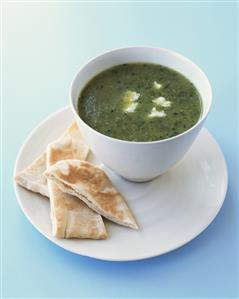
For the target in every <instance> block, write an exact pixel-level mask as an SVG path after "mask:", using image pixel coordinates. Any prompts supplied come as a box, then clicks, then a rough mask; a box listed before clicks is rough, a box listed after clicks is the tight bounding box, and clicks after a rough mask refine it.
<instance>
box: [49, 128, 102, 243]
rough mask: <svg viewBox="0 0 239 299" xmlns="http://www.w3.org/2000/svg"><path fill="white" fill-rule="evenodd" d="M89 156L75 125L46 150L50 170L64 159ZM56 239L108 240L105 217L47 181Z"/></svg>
mask: <svg viewBox="0 0 239 299" xmlns="http://www.w3.org/2000/svg"><path fill="white" fill-rule="evenodd" d="M88 152H89V148H88V146H87V145H86V144H85V142H84V141H83V139H82V136H81V134H80V131H79V129H78V127H77V125H76V124H75V123H73V124H72V125H71V127H70V128H69V129H68V130H67V132H66V133H65V134H64V135H63V136H62V137H60V138H59V139H58V140H56V141H55V142H52V143H50V144H49V145H48V146H47V166H48V167H50V166H51V165H54V164H55V163H56V162H57V161H59V160H64V159H69V158H73V159H83V160H84V159H85V158H86V156H87V154H88ZM48 187H49V193H50V204H51V220H52V227H53V235H54V236H55V237H58V238H91V239H105V238H106V237H107V233H106V229H105V225H104V222H103V219H102V217H101V216H100V215H99V214H97V213H95V212H94V211H92V210H91V209H90V208H89V207H88V206H87V205H86V204H85V203H84V202H83V201H81V200H80V199H79V198H77V197H75V196H73V195H70V194H67V193H64V192H63V191H62V190H61V189H60V188H59V187H58V186H57V184H55V182H53V181H50V180H49V181H48Z"/></svg>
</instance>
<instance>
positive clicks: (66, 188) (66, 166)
mask: <svg viewBox="0 0 239 299" xmlns="http://www.w3.org/2000/svg"><path fill="white" fill-rule="evenodd" d="M45 175H46V176H47V178H48V179H49V180H51V181H52V182H54V183H56V184H57V186H58V187H59V188H60V189H61V190H62V191H63V192H65V193H69V194H72V195H74V196H77V197H79V198H80V199H81V200H83V201H84V202H85V203H86V204H87V205H88V206H89V207H90V208H91V209H92V210H94V211H96V212H97V213H99V214H101V215H102V216H104V217H106V218H108V219H109V220H111V221H113V222H116V223H118V224H120V225H124V226H128V227H131V228H133V229H138V226H137V224H136V221H135V219H134V217H133V215H132V213H131V212H130V210H129V208H128V206H127V204H126V202H125V200H124V199H123V197H122V195H121V194H120V193H119V192H118V191H117V190H116V189H115V187H114V186H113V185H112V183H111V181H110V180H109V178H108V177H107V175H106V174H105V173H104V171H103V170H102V169H100V168H99V167H96V166H94V165H92V164H91V163H89V162H86V161H79V160H65V161H59V162H58V163H56V164H55V165H53V166H52V167H50V168H48V169H47V171H46V172H45Z"/></svg>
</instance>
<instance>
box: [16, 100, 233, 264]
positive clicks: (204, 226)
mask: <svg viewBox="0 0 239 299" xmlns="http://www.w3.org/2000/svg"><path fill="white" fill-rule="evenodd" d="M67 110H70V106H69V105H67V106H64V107H62V108H60V109H58V110H57V111H55V112H53V113H51V114H50V115H48V116H47V117H46V118H44V119H43V120H42V121H40V122H39V123H38V124H37V125H36V126H35V127H34V128H33V129H32V130H31V131H30V133H29V134H28V135H27V137H26V138H25V139H24V141H23V143H22V145H21V147H20V149H19V150H18V153H17V156H16V160H15V164H14V168H13V185H14V191H15V196H16V199H17V202H18V204H19V206H20V208H21V210H22V212H23V214H24V215H25V217H26V218H27V219H28V221H29V222H30V223H31V224H32V226H33V227H34V228H35V229H36V230H37V231H38V232H39V233H40V234H41V235H43V236H44V237H45V238H47V239H48V240H49V241H51V242H52V243H54V244H55V245H57V246H58V247H60V248H62V249H64V250H66V251H68V252H72V253H74V254H77V255H80V256H85V257H89V258H93V259H97V260H103V261H111V262H129V261H139V260H146V259H151V258H154V257H158V256H161V255H164V254H167V253H169V252H172V251H175V250H177V249H179V248H181V247H183V246H185V245H187V244H188V243H189V242H191V241H192V240H194V239H196V238H197V237H198V236H199V235H200V234H201V233H203V232H204V231H205V230H206V229H207V228H208V227H209V226H210V225H211V224H212V222H213V221H214V220H215V218H216V217H217V215H218V213H219V212H220V210H221V208H222V206H223V203H224V201H225V198H226V194H227V189H228V168H227V163H226V160H225V157H224V154H223V152H222V150H221V148H220V146H219V144H218V142H217V141H216V139H215V138H214V137H213V135H212V134H211V133H210V132H209V131H208V130H207V129H206V128H205V127H203V128H202V130H201V131H203V130H205V132H206V133H207V134H208V136H209V137H210V138H211V139H212V141H213V142H214V145H215V147H216V149H217V152H218V154H219V155H220V160H221V162H222V164H223V176H224V189H223V192H222V200H221V204H220V206H219V207H218V209H217V211H216V212H215V214H214V215H213V217H212V219H210V221H209V222H208V223H207V224H206V225H203V226H202V228H201V229H200V230H199V231H198V232H197V233H195V235H194V236H193V237H192V238H190V239H188V240H187V241H186V242H184V241H183V243H182V244H179V245H178V246H177V247H174V248H173V249H170V248H169V249H168V250H165V251H163V252H161V253H158V254H151V255H148V254H145V255H142V254H141V256H140V257H135V258H124V257H123V258H105V257H98V256H97V257H96V256H93V255H87V254H85V253H79V252H77V251H76V250H74V249H69V248H68V247H66V246H65V245H64V244H59V243H57V239H55V238H54V237H53V236H48V235H47V234H45V232H43V231H41V230H40V229H39V228H38V227H37V225H36V224H35V223H34V221H32V219H31V218H30V216H29V215H28V213H27V211H26V210H25V208H24V206H23V204H22V202H21V200H20V195H19V192H18V190H17V188H18V187H19V186H18V185H17V184H16V182H15V180H14V177H15V175H16V173H17V166H18V164H19V161H20V160H21V156H22V152H23V151H24V148H25V146H26V145H27V143H28V142H29V140H30V139H31V138H32V136H33V135H34V134H35V133H36V132H37V131H38V129H39V128H40V127H41V126H42V125H43V124H44V123H46V122H47V121H49V120H50V119H51V118H53V117H55V116H57V115H58V114H60V113H63V112H64V111H67ZM73 118H74V116H73Z"/></svg>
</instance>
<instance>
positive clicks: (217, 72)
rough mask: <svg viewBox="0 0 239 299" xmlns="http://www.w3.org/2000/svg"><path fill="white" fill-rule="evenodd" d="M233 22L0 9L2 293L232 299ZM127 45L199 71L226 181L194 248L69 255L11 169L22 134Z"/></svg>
mask: <svg viewBox="0 0 239 299" xmlns="http://www.w3.org/2000/svg"><path fill="white" fill-rule="evenodd" d="M236 21H237V4H236V3H226V2H225V3H216V2H212V3H209V2H208V3H189V2H187V3H185V2H184V3H180V2H173V3H166V2H161V3H132V2H131V3H88V4H87V3H68V4H67V3H57V4H56V3H55V4H54V3H6V2H5V3H4V4H3V62H4V63H3V100H4V101H3V117H4V118H3V125H4V127H3V133H4V134H3V138H4V146H3V155H4V156H3V158H4V164H3V173H4V176H3V271H4V276H3V297H6V298H10V297H15V298H16V297H22V298H26V297H31V298H53V297H54V298H71V297H78V298H83V297H104V298H106V297H111V298H115V297H128V298H141V297H142V298H146V297H157V298H189V297H191V298H192V297H194V298H195V297H197V298H198V297H201V298H235V297H237V296H238V288H237V279H238V269H237V266H238V220H237V218H238V198H237V197H238V192H237V191H238V173H237V172H238V160H237V158H238V157H237V153H238V144H237V141H236V140H237V138H238V123H237V118H238V103H237V34H238V32H237V23H236ZM129 45H152V46H160V47H166V48H170V49H173V50H175V51H178V52H180V53H182V54H183V55H185V56H187V57H189V58H190V59H192V60H193V61H194V62H196V63H197V64H198V65H199V66H200V67H201V68H202V69H203V70H204V71H205V72H206V74H207V75H208V77H209V79H210V81H211V84H212V87H213V93H214V104H213V108H212V110H211V113H210V115H209V118H208V120H207V122H206V127H207V128H208V129H209V130H210V131H211V133H212V134H213V135H214V136H215V138H216V139H217V141H218V142H219V144H220V146H221V148H222V150H223V152H224V154H225V157H226V160H227V163H228V169H229V179H230V180H229V189H228V193H227V197H226V200H225V203H224V205H223V208H222V210H221V211H220V213H219V215H218V217H217V218H216V219H215V221H214V222H213V223H212V224H211V225H210V226H209V228H208V229H207V230H206V231H205V232H203V233H202V234H201V235H200V236H199V237H197V238H196V239H195V240H193V241H192V242H191V243H189V244H188V245H186V246H184V247H183V248H181V249H179V250H176V251H174V252H172V253H169V254H166V255H164V256H161V257H157V258H153V259H150V260H144V261H139V262H128V263H113V262H103V261H97V260H94V259H90V258H86V257H81V256H77V255H74V254H72V253H69V252H66V251H64V250H63V249H61V248H58V247H57V246H56V245H54V244H52V243H50V242H49V241H48V240H47V239H45V238H44V237H43V236H41V235H40V234H39V233H38V232H37V231H36V230H35V229H34V228H33V227H32V226H31V225H30V224H29V222H28V220H27V219H26V218H25V217H24V215H23V213H22V212H21V210H20V208H19V206H18V204H17V201H16V199H15V194H14V191H13V186H12V172H13V167H14V162H15V158H16V155H17V152H18V150H19V148H20V146H21V144H22V143H23V141H24V139H25V137H26V136H27V134H28V133H30V131H31V130H32V129H33V128H34V127H35V126H36V125H37V124H38V123H39V121H41V120H42V119H43V118H45V117H46V116H48V115H49V114H50V113H52V112H54V111H56V110H57V109H58V108H61V107H62V106H64V105H66V104H67V103H68V88H69V85H70V82H71V80H72V78H73V75H74V74H75V72H76V71H77V70H78V69H79V67H80V66H81V65H82V64H83V63H85V62H86V61H87V60H88V59H90V58H92V57H93V56H95V55H98V54H99V53H101V52H102V51H105V50H108V49H111V48H115V47H124V46H129ZM205 188H206V186H205ZM136 250H137V249H136Z"/></svg>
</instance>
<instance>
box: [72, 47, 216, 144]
mask: <svg viewBox="0 0 239 299" xmlns="http://www.w3.org/2000/svg"><path fill="white" fill-rule="evenodd" d="M128 49H132V50H133V49H135V50H137V49H147V50H160V51H164V52H167V53H169V54H170V55H173V56H176V57H178V58H179V59H181V60H184V61H185V62H187V63H189V64H191V66H192V67H193V68H195V69H197V71H198V72H199V73H200V74H201V76H202V77H203V78H204V80H205V82H206V83H207V85H208V92H209V97H208V101H209V104H208V107H207V109H206V111H205V112H203V114H202V116H201V117H200V118H199V119H198V121H197V122H196V123H195V124H194V125H193V126H192V127H191V128H189V129H188V130H186V131H184V132H182V133H180V134H178V135H175V136H172V137H169V138H165V139H160V140H154V141H130V140H123V139H118V138H115V137H111V136H108V135H105V134H103V133H101V132H99V131H97V130H95V129H93V128H92V127H90V126H89V125H88V124H87V123H86V122H85V121H84V120H83V119H82V118H81V117H80V116H79V114H78V112H77V111H76V109H75V105H74V100H73V96H72V91H73V88H74V86H75V84H76V79H77V77H78V75H79V73H80V72H81V71H82V70H83V69H85V68H86V67H87V66H88V64H90V63H93V62H94V61H95V60H97V59H98V58H100V57H101V56H106V55H108V54H110V53H112V52H118V51H122V50H128ZM145 62H146V63H147V61H145ZM105 70H107V69H105ZM95 75H97V74H95ZM92 78H93V77H92ZM189 80H190V79H189ZM69 92H70V95H69V96H70V107H71V109H72V111H73V113H74V115H75V116H76V117H77V118H78V119H79V120H80V121H81V122H82V123H83V124H84V125H85V126H86V127H87V128H88V129H89V130H90V131H92V132H94V134H97V135H99V136H101V137H104V138H106V139H109V140H110V141H113V142H120V143H127V144H136V145H137V144H145V145H146V144H157V143H165V142H169V141H173V140H175V139H178V138H180V137H182V136H184V135H186V134H188V133H189V132H191V131H193V130H194V129H195V128H196V127H198V126H200V124H202V123H203V122H204V121H205V119H206V118H207V116H208V113H209V111H210V109H211V106H212V87H211V83H210V81H209V79H208V77H207V76H206V74H205V73H204V72H203V70H202V69H201V68H200V67H199V66H198V65H197V64H196V63H194V62H193V61H191V60H190V59H189V58H187V57H185V56H184V55H182V54H180V53H178V52H176V51H174V50H170V49H167V48H161V47H153V46H142V45H141V46H129V47H120V48H113V49H110V50H107V51H104V52H102V53H100V54H98V55H96V56H94V57H93V58H91V59H89V60H88V61H87V62H86V63H85V64H83V66H82V67H80V69H79V70H78V71H77V72H76V74H75V76H74V77H73V80H72V82H71V84H70V90H69Z"/></svg>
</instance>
